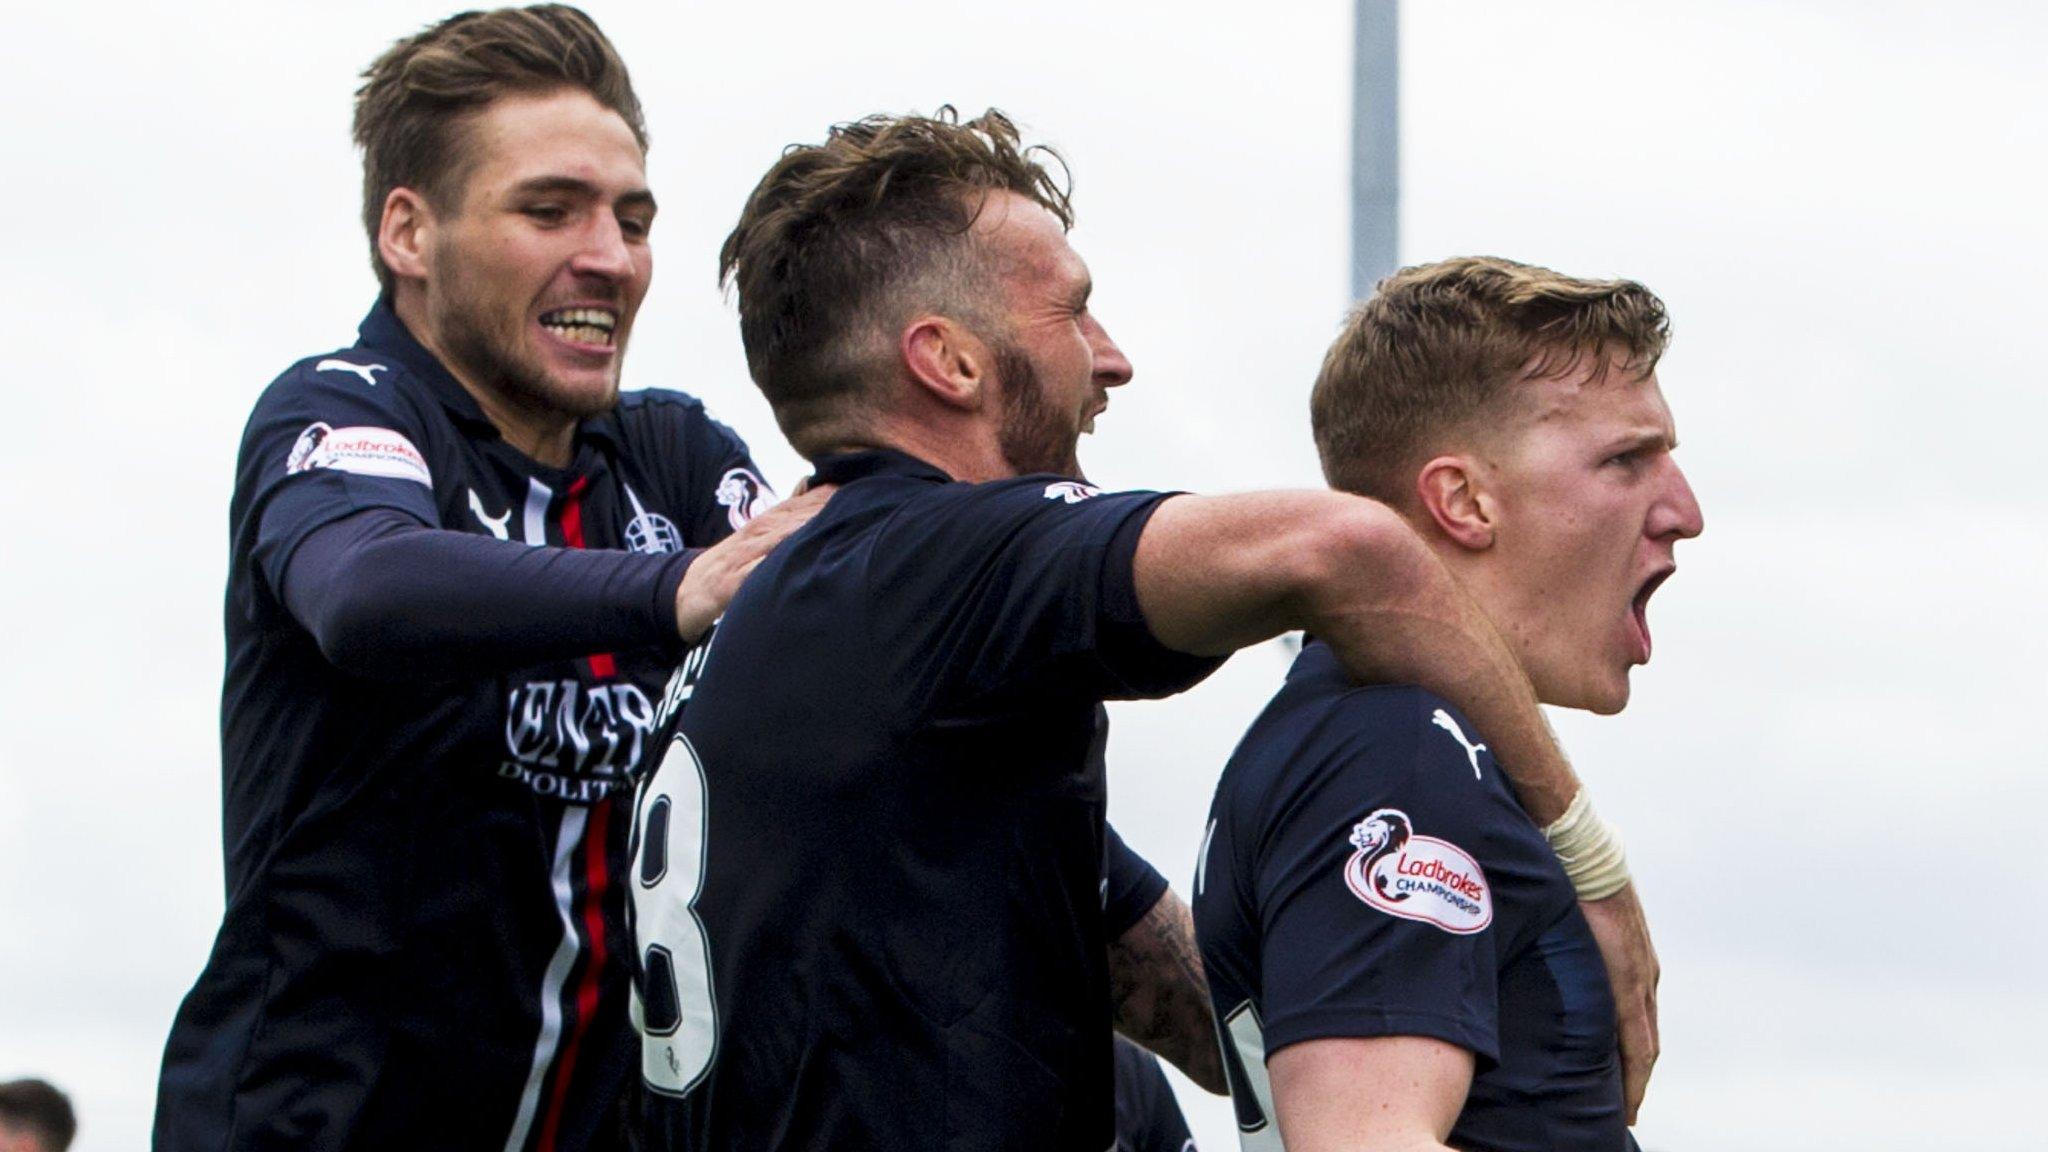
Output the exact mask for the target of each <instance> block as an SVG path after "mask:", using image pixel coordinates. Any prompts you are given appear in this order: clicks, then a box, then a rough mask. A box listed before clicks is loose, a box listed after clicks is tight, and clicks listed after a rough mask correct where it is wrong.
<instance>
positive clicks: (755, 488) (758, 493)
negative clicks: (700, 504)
mask: <svg viewBox="0 0 2048 1152" xmlns="http://www.w3.org/2000/svg"><path fill="white" fill-rule="evenodd" d="M717 497H718V502H719V504H721V505H722V506H724V508H725V522H726V523H728V524H730V525H732V527H733V530H734V531H738V530H739V529H741V528H743V527H745V526H746V523H747V521H749V520H752V519H753V518H754V517H756V516H759V515H760V514H761V513H763V512H766V511H767V510H768V509H769V507H770V506H771V505H773V504H774V503H775V498H774V497H773V496H771V495H769V493H768V485H766V484H764V483H762V482H761V478H760V477H759V476H756V475H754V474H753V473H752V472H749V471H748V470H747V469H745V468H731V469H727V470H726V473H725V475H723V476H721V477H719V478H718V492H717Z"/></svg>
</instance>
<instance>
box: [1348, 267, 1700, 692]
mask: <svg viewBox="0 0 2048 1152" xmlns="http://www.w3.org/2000/svg"><path fill="white" fill-rule="evenodd" d="M1669 338H1670V325H1669V321H1668V320H1667V318H1666V316H1665V312H1664V305H1663V302H1662V301H1660V300H1658V299H1657V297H1656V296H1654V295H1652V294H1651V293H1650V292H1649V290H1648V289H1646V288H1644V287H1643V286H1642V285H1640V284H1637V283H1634V282H1633V281H1628V280H1581V279H1577V278H1574V277H1570V276H1564V275H1560V274H1559V273H1556V272H1552V271H1550V270H1548V269H1545V268H1536V267H1532V266H1529V265H1526V264H1517V263H1515V262H1513V261H1509V260H1500V259H1492V258H1467V259H1457V260H1447V261H1444V262H1442V263H1438V264H1427V265H1422V266H1419V267H1414V268H1406V269H1403V270H1401V271H1400V272H1397V273H1395V274H1394V275H1392V276H1390V277H1388V278H1387V279H1385V280H1383V281H1381V282H1380V284H1379V287H1378V290H1377V291H1376V292H1375V293H1374V295H1373V297H1372V298H1371V299H1370V300H1367V301H1366V302H1365V303H1364V304H1361V305H1360V306H1359V307H1358V308H1357V309H1356V310H1355V311H1354V312H1353V313H1352V315H1351V318H1350V320H1349V322H1348V323H1347V324H1346V326H1345V329H1344V332H1343V334H1342V335H1341V336H1339V337H1338V339H1337V342H1336V343H1335V344H1334V345H1332V346H1331V348H1330V351H1329V353H1328V355H1327V356H1326V357H1325V358H1324V360H1323V367H1322V371H1321V373H1320V375H1319V376H1318V377H1317V379H1316V386H1315V391H1314V394H1313V398H1312V400H1311V413H1312V416H1313V419H1314V426H1315V437H1316V448H1317V451H1318V453H1319V454H1320V455H1321V457H1322V464H1323V474H1324V476H1325V477H1326V478H1327V479H1328V480H1329V482H1330V484H1331V486H1332V487H1335V488H1339V489H1343V490H1345V491H1348V492H1356V493H1360V494H1362V495H1366V496H1371V497H1374V498H1376V499H1379V500H1382V501H1384V502H1386V503H1387V504H1389V505H1391V506H1393V507H1394V508H1395V509H1397V510H1399V511H1400V512H1401V513H1402V514H1403V515H1404V516H1406V517H1407V518H1408V520H1409V521H1410V522H1412V523H1413V524H1414V525H1415V527H1416V529H1417V530H1418V531H1419V532H1420V533H1421V534H1422V537H1423V539H1425V540H1427V541H1428V542H1429V543H1430V545H1431V547H1432V548H1434V549H1435V551H1436V552H1437V554H1438V555H1439V556H1441V557H1442V558H1443V559H1444V561H1445V562H1446V563H1447V564H1448V565H1449V566H1450V568H1451V570H1452V572H1454V573H1455V574H1456V575H1457V576H1458V578H1459V579H1460V580H1461V581H1462V582H1463V583H1464V585H1465V587H1466V588H1467V589H1469V590H1470V591H1471V592H1472V594H1473V595H1474V596H1475V597H1476V598H1477V599H1478V601H1479V602H1480V604H1481V605H1482V606H1483V607H1484V608H1485V609H1486V612H1487V614H1488V615H1489V616H1491V617H1492V619H1493V621H1494V624H1495V625H1496V626H1497V627H1499V628H1500V630H1501V633H1502V635H1503V636H1505V637H1506V638H1507V640H1508V642H1509V643H1510V644H1511V645H1512V646H1513V647H1514V648H1515V650H1516V653H1517V655H1519V656H1520V658H1521V662H1522V666H1523V668H1524V669H1526V670H1527V671H1528V673H1529V677H1530V680H1531V681H1532V682H1533V683H1534V685H1535V687H1536V695H1537V696H1538V697H1539V698H1540V699H1541V700H1543V702H1545V703H1547V704H1555V705H1561V706H1564V707H1569V708H1583V709H1587V710H1589V711H1593V712H1599V713H1614V712H1619V711H1620V710H1621V709H1622V707H1623V706H1624V705H1626V704H1627V703H1628V696H1629V670H1630V669H1631V668H1632V667H1633V666H1635V665H1637V664H1644V663H1647V662H1648V661H1649V659H1650V626H1649V620H1648V615H1647V609H1648V606H1649V600H1650V596H1651V594H1652V593H1653V592H1655V591H1656V590H1657V587H1658V585H1660V584H1662V583H1663V582H1664V580H1665V579H1666V578H1667V577H1669V576H1670V575H1671V574H1672V572H1673V571H1675V570H1676V563H1675V561H1674V559H1673V554H1672V553H1673V548H1674V546H1675V545H1676V544H1677V543H1678V541H1680V540H1684V539H1689V538H1691V537H1693V536H1697V535H1699V533H1700V529H1701V527H1702V523H1701V518H1700V507H1699V502H1698V501H1697V500H1696V499H1694V497H1693V492H1692V488H1691V486H1690V485H1689V484H1688V483H1687V482H1686V479H1685V474H1684V473H1683V472H1681V471H1680V470H1679V467H1678V462H1677V460H1675V459H1674V458H1673V456H1672V450H1673V449H1675V448H1676V447H1677V446H1678V434H1677V431H1676V429H1675V427H1674V426H1673V424H1672V420H1671V411H1670V409H1669V408H1668V407H1666V405H1665V403H1664V394H1663V392H1662V390H1661V389H1660V388H1659V387H1658V384H1657V372H1656V369H1657V361H1658V359H1659V358H1660V357H1661V356H1662V355H1663V352H1664V348H1665V344H1666V343H1667V341H1668V340H1669Z"/></svg>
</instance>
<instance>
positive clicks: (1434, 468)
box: [1415, 456, 1495, 552]
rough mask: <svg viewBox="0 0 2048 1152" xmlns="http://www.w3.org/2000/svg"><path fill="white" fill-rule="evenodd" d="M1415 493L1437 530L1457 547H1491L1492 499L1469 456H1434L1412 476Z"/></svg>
mask: <svg viewBox="0 0 2048 1152" xmlns="http://www.w3.org/2000/svg"><path fill="white" fill-rule="evenodd" d="M1415 494H1416V496H1417V497H1418V498H1419V499H1420V500H1421V501H1422V507H1423V509H1424V510H1425V511H1427V512H1428V513H1429V518H1430V520H1431V522H1433V523H1434V524H1435V525H1436V527H1437V531H1439V532H1442V533H1443V534H1444V535H1445V536H1446V537H1448V538H1449V539H1450V540H1451V541H1452V542H1453V543H1455V544H1457V545H1458V546H1459V547H1461V548H1468V549H1470V550H1472V551H1474V552H1483V551H1485V550H1486V549H1488V548H1491V547H1493V532H1494V515H1495V508H1494V503H1493V498H1492V496H1490V495H1489V494H1488V493H1487V491H1486V481H1485V475H1484V472H1483V471H1482V470H1481V467H1480V465H1479V462H1478V461H1476V460H1473V459H1472V458H1471V457H1469V456H1438V457H1437V458H1435V459H1434V460H1431V461H1430V462H1429V463H1427V464H1424V465H1423V466H1422V470H1421V471H1420V472H1418V473H1416V475H1415Z"/></svg>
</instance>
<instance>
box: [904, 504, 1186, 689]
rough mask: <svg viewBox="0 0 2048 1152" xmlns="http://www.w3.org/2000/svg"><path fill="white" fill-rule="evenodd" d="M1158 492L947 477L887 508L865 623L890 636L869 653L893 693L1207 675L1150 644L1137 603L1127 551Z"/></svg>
mask: <svg viewBox="0 0 2048 1152" xmlns="http://www.w3.org/2000/svg"><path fill="white" fill-rule="evenodd" d="M1166 498H1167V497H1166V496H1164V495H1162V494H1160V493H1156V492H1123V493H1114V494H1096V493H1095V491H1094V490H1093V489H1090V488H1086V487H1085V486H1083V485H1078V484H1075V483H1074V482H1072V481H1060V480H1057V479H1053V478H1048V477H1044V476H1038V477H1025V478H1023V479H1020V480H1012V481H1002V482H998V483H992V484H978V485H947V486H945V487H944V488H941V489H936V490H934V491H933V493H932V494H931V495H929V496H927V497H925V498H922V499H918V500H913V501H910V502H908V503H906V504H904V505H903V506H902V507H900V508H898V509H897V510H896V512H895V513H894V515H893V517H892V519H891V521H890V523H889V525H888V526H887V528H886V530H885V532H884V534H883V536H882V538H881V539H880V540H879V541H878V542H877V544H876V546H875V548H874V550H873V553H872V558H871V562H870V565H869V567H868V570H867V581H868V584H867V587H868V589H869V592H870V595H869V596H868V598H867V603H868V604H869V605H871V606H872V610H871V612H870V613H869V616H868V620H867V625H868V634H869V636H870V637H883V636H886V637H889V638H890V647H889V648H887V649H882V648H880V647H879V646H878V649H877V650H878V651H886V652H887V653H888V654H889V656H890V658H891V660H892V661H893V668H892V669H891V671H892V672H893V673H894V674H895V677H896V680H895V682H896V683H897V684H898V685H899V686H900V688H899V690H900V691H909V692H916V693H919V694H921V695H924V696H926V697H927V698H930V697H934V696H935V697H936V698H937V699H938V701H939V707H940V708H941V710H945V709H947V708H959V707H963V706H968V705H981V704H996V703H1000V701H1001V700H1002V699H1005V698H1009V699H1015V698H1017V697H1019V696H1026V695H1031V694H1036V693H1044V692H1054V693H1071V694H1073V695H1074V696H1077V697H1089V696H1092V697H1093V698H1095V699H1097V700H1102V699H1134V698H1140V697H1148V696H1161V695H1167V694H1169V693H1172V692H1176V691H1179V690H1181V689H1184V688H1186V687H1188V686H1190V685H1192V684H1194V683H1195V682H1197V681H1199V680H1200V679H1201V678H1202V677H1204V676H1206V675H1208V674H1209V673H1210V672H1211V671H1213V670H1214V669H1215V668H1216V666H1217V665H1218V664H1220V663H1221V662H1222V661H1221V660H1220V659H1216V658H1208V657H1196V656H1189V655H1187V654H1185V653H1180V652H1175V651H1173V650H1171V649H1169V648H1167V647H1166V646H1165V645H1163V644H1160V643H1159V642H1158V641H1157V640H1156V639H1155V638H1153V636H1152V633H1151V630H1150V629H1149V628H1148V627H1146V625H1145V621H1144V617H1143V615H1142V613H1141V612H1140V611H1139V608H1138V602H1137V592H1136V590H1135V587H1134V585H1133V581H1132V577H1131V557H1132V556H1133V554H1135V552H1136V550H1137V541H1138V535H1139V533H1140V532H1141V531H1142V529H1143V526H1144V522H1145V520H1146V519H1148V518H1149V517H1150V516H1151V514H1152V512H1153V511H1154V509H1156V508H1157V506H1158V505H1159V503H1160V502H1161V501H1162V500H1164V499H1166ZM883 590H887V593H888V594H887V595H883V594H882V591H883Z"/></svg>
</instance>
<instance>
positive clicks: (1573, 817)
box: [1543, 788, 1629, 900]
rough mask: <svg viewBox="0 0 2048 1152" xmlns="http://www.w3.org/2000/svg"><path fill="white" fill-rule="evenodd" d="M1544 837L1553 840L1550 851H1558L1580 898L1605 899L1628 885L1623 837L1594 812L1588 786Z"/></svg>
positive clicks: (1567, 806)
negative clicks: (1587, 793)
mask: <svg viewBox="0 0 2048 1152" xmlns="http://www.w3.org/2000/svg"><path fill="white" fill-rule="evenodd" d="M1543 838H1544V839H1546V840H1548V841H1550V850H1551V851H1553V852H1555V853H1557V859H1558V862H1559V863H1561V864H1563V865H1564V874H1565V876H1566V878H1567V879H1569V880H1570V881H1571V882H1572V889H1573V891H1575V892H1577V893H1578V894H1579V899H1581V900H1605V899H1606V898H1607V897H1609V896H1612V895H1614V894H1615V893H1616V892H1619V891H1621V890H1622V889H1623V888H1625V887H1627V886H1628V882H1629V876H1628V856H1627V855H1626V854H1625V853H1623V852H1622V850H1621V837H1620V836H1618V835H1616V834H1615V831H1614V829H1612V828H1610V827H1608V826H1607V825H1606V824H1605V823H1604V822H1603V821H1602V820H1601V819H1600V816H1599V814H1598V813H1595V812H1594V811H1593V802H1592V801H1591V800H1589V799H1587V798H1586V790H1585V789H1584V788H1581V789H1579V791H1578V794H1577V795H1575V796H1573V797H1572V802H1571V803H1570V804H1568V805H1566V806H1565V810H1564V815H1562V816H1559V817H1558V818H1557V821H1556V823H1554V824H1552V825H1550V827H1548V828H1545V829H1544V830H1543Z"/></svg>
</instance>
